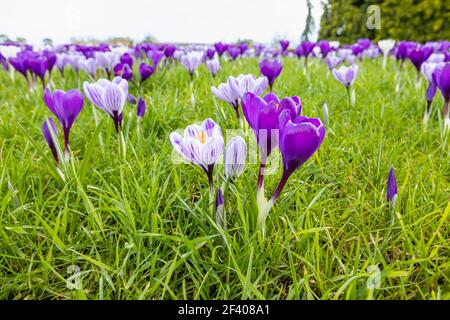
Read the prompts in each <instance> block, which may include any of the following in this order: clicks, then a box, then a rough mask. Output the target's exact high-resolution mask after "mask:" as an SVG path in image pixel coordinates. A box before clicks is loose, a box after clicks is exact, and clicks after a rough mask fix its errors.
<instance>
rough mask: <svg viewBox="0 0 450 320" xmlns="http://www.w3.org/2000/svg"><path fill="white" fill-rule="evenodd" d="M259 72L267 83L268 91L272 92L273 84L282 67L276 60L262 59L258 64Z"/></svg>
mask: <svg viewBox="0 0 450 320" xmlns="http://www.w3.org/2000/svg"><path fill="white" fill-rule="evenodd" d="M259 70H260V71H261V74H262V75H263V76H265V77H266V78H267V80H268V81H269V87H270V91H272V88H273V83H274V82H275V79H276V78H277V77H278V76H279V75H280V73H281V71H282V70H283V65H282V64H281V62H280V61H279V60H277V59H274V60H268V59H264V60H262V61H261V62H260V63H259Z"/></svg>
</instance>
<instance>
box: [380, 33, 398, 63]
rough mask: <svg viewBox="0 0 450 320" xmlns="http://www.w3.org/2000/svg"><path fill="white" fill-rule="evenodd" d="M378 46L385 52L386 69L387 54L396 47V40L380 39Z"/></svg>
mask: <svg viewBox="0 0 450 320" xmlns="http://www.w3.org/2000/svg"><path fill="white" fill-rule="evenodd" d="M378 47H379V48H380V50H381V51H382V52H383V69H385V68H386V61H387V56H388V54H389V52H391V51H392V49H394V47H395V40H392V39H385V40H380V41H378Z"/></svg>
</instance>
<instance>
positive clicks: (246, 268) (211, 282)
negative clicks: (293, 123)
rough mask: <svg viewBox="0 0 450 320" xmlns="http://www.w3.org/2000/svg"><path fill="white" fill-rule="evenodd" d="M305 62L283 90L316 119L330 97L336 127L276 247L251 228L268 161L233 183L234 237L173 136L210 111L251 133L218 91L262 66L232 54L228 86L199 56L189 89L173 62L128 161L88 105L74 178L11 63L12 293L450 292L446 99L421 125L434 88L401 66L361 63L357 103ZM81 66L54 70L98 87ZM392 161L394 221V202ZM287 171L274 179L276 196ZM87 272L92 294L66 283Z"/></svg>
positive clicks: (0, 243)
mask: <svg viewBox="0 0 450 320" xmlns="http://www.w3.org/2000/svg"><path fill="white" fill-rule="evenodd" d="M302 64H303V63H300V62H299V61H298V60H297V59H291V58H285V59H284V68H283V72H282V74H281V76H280V78H279V79H277V82H276V83H275V86H274V91H275V93H276V94H278V95H279V96H282V97H284V96H292V95H299V96H300V97H301V99H302V103H303V109H302V114H304V115H308V116H311V117H322V101H323V100H325V101H326V102H327V104H328V109H329V113H330V116H329V119H330V121H329V124H328V125H326V129H327V135H326V137H325V140H324V142H323V144H322V146H321V147H320V149H319V150H318V152H317V153H316V154H315V155H314V156H313V157H312V158H311V159H310V160H309V161H308V162H307V163H305V164H304V165H303V166H302V167H301V168H300V169H299V170H298V171H297V172H295V173H294V174H293V176H292V177H291V178H290V181H289V182H288V184H287V185H286V188H285V190H284V192H283V194H282V195H281V198H280V199H279V201H278V202H277V203H276V204H275V206H274V207H273V209H272V211H271V212H270V214H269V216H268V220H267V226H266V238H265V239H264V240H263V239H262V238H261V237H260V234H255V233H254V232H253V229H254V217H255V211H254V206H253V205H252V204H254V201H255V200H254V198H255V187H256V179H257V171H258V165H257V164H247V165H246V168H245V171H244V173H243V174H242V176H241V177H240V178H239V179H238V180H237V181H236V183H233V184H231V185H230V188H229V191H228V197H227V198H226V207H225V209H226V212H227V219H228V229H227V230H226V231H222V230H221V229H218V228H217V226H216V225H215V222H214V217H212V216H211V213H210V207H209V205H208V202H209V199H208V182H207V178H206V175H205V174H204V173H203V172H202V171H201V170H200V169H199V168H196V167H194V166H193V165H188V164H175V163H173V162H172V161H171V153H172V150H173V148H172V146H171V144H170V142H169V133H170V132H171V131H173V130H176V129H178V128H184V127H186V126H187V125H189V124H191V123H194V122H198V121H201V120H203V119H205V118H206V117H211V118H213V119H214V120H215V121H217V122H218V123H219V124H220V125H221V127H222V128H223V130H224V133H225V130H226V129H237V128H239V122H238V120H237V119H236V117H235V115H234V111H233V109H232V108H231V107H230V106H229V105H227V104H226V103H224V102H222V101H218V100H216V99H214V98H213V96H212V94H211V85H215V86H217V85H218V84H219V83H221V82H223V81H226V79H227V77H228V76H229V75H234V76H236V75H238V74H240V73H253V74H259V71H258V61H257V59H246V60H242V59H238V60H237V61H235V62H234V63H231V62H224V63H223V64H222V70H221V72H220V73H219V74H218V75H217V77H216V78H215V79H213V78H212V77H211V76H210V74H209V73H208V70H207V69H206V67H205V66H204V65H202V66H201V67H200V69H199V72H198V75H197V76H196V77H195V79H194V82H193V84H192V86H190V84H189V75H188V73H187V72H186V70H185V69H184V68H183V67H182V66H181V65H179V64H174V65H173V66H170V65H167V66H166V67H163V68H161V69H159V70H158V71H157V72H156V73H155V74H154V75H153V76H152V77H151V78H150V79H149V80H147V82H145V84H144V87H143V88H142V89H143V90H142V94H143V95H144V97H145V99H147V101H148V109H147V110H148V111H147V114H146V115H145V117H144V118H143V119H142V122H141V123H140V126H138V124H137V121H136V115H135V113H136V109H135V107H134V106H132V105H130V104H127V105H126V106H125V110H124V122H123V136H124V141H125V143H124V144H125V146H126V147H125V148H126V153H125V155H122V152H121V150H120V149H121V144H120V143H119V141H118V139H117V137H116V136H115V134H114V126H113V124H112V121H111V119H110V118H109V116H108V115H107V114H106V113H104V112H103V111H101V110H99V109H96V108H95V107H93V106H92V105H91V104H90V103H89V102H88V101H87V100H85V106H84V108H83V110H82V112H81V113H80V117H79V118H78V119H77V120H76V121H75V123H74V126H73V128H72V130H71V141H70V142H71V151H72V154H73V158H72V159H73V163H72V162H71V163H69V164H67V174H66V180H65V181H63V180H62V179H61V177H60V176H59V174H58V172H57V170H56V166H55V163H54V161H53V158H52V156H51V154H50V151H49V150H48V147H47V145H46V144H45V142H44V139H43V137H42V132H41V125H42V122H43V120H44V119H46V118H47V117H49V116H50V115H51V113H50V111H49V110H48V108H47V107H46V106H45V104H44V102H43V98H42V90H35V91H34V92H29V91H28V88H27V84H26V82H25V81H24V79H23V78H21V77H20V75H18V74H17V73H16V78H15V80H14V81H12V80H11V79H10V75H9V73H6V72H0V92H1V94H2V99H0V109H1V110H2V114H1V117H0V195H1V197H0V299H7V298H9V299H85V298H88V299H241V298H244V299H245V298H249V299H450V278H449V275H450V263H449V259H448V258H449V252H450V243H449V239H450V228H449V226H448V221H449V217H450V205H449V198H450V166H449V165H448V164H449V163H450V154H449V142H450V141H449V139H447V142H445V139H444V138H443V136H442V134H441V132H442V122H443V121H442V116H441V115H442V112H443V109H442V106H443V99H442V97H441V95H440V94H437V95H436V99H435V102H434V104H433V113H432V116H431V118H430V122H429V124H428V129H427V130H425V129H424V128H423V125H422V115H423V110H424V103H423V101H424V92H425V90H426V84H425V83H424V82H422V84H421V87H420V90H417V89H416V87H415V84H414V79H415V76H416V71H415V70H414V68H413V67H412V66H411V65H405V68H404V70H403V71H402V74H401V90H399V92H398V93H396V92H395V90H394V87H395V73H396V70H397V65H396V64H395V61H394V60H389V61H388V69H387V70H386V71H382V69H381V67H380V66H381V60H374V61H362V62H361V63H360V73H359V74H358V78H357V80H356V82H355V91H356V105H355V107H353V108H349V107H348V106H347V95H346V92H345V89H344V87H343V86H342V85H341V84H340V83H339V82H338V81H336V79H334V78H333V76H331V74H330V71H329V70H328V69H327V67H326V66H325V64H324V62H323V61H322V62H320V60H315V61H311V64H310V66H309V67H308V74H306V75H305V74H303V73H302V72H301V71H300V70H301V65H302ZM135 65H136V66H135V68H136V67H137V65H138V63H135ZM80 74H81V79H80V80H81V81H78V80H77V78H76V75H75V72H73V71H72V70H66V73H65V77H64V79H63V78H61V76H60V74H59V73H58V72H57V73H53V75H52V76H53V77H52V81H53V83H54V86H55V88H59V89H64V90H69V89H72V88H80V86H81V83H82V82H83V81H85V80H88V78H87V76H86V75H85V74H84V73H80ZM130 90H131V93H132V94H133V95H135V96H137V95H138V92H137V90H136V88H135V87H134V86H133V85H131V84H130ZM192 96H195V103H193V102H192V101H191V97H192ZM94 110H95V111H94ZM94 112H95V115H96V116H97V118H98V125H96V123H95V121H94ZM138 129H139V130H138ZM60 133H61V132H60ZM247 134H248V135H250V136H251V135H253V132H252V130H247ZM60 143H62V141H61V136H60ZM391 165H394V166H395V169H396V174H397V179H398V185H399V197H398V200H397V208H396V211H395V213H394V212H392V211H391V210H390V208H389V206H388V204H387V203H386V200H385V198H386V179H387V175H388V172H389V167H390V166H391ZM62 169H64V168H63V167H62ZM223 169H224V168H223V165H218V166H217V167H216V170H215V174H216V178H220V177H221V176H222V175H223ZM280 171H281V169H279V170H277V171H276V172H274V173H273V174H272V175H269V176H267V177H266V179H265V183H266V191H267V193H269V192H270V190H274V188H275V187H276V184H277V182H278V179H279V177H280V174H281V172H280ZM216 181H217V180H216ZM252 221H253V222H252ZM71 266H72V267H71ZM371 266H378V267H379V269H380V270H381V275H380V276H381V278H380V281H381V283H380V288H378V289H377V288H375V289H370V288H368V286H367V285H366V283H367V280H368V278H369V276H370V275H371V274H370V273H369V272H368V269H369V267H371ZM74 268H79V270H80V272H81V274H80V280H81V281H80V288H79V289H78V290H73V288H68V286H67V279H68V278H69V276H73V275H74V273H73V272H70V270H73V269H74ZM71 282H75V280H72V281H71Z"/></svg>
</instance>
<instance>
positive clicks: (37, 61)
mask: <svg viewBox="0 0 450 320" xmlns="http://www.w3.org/2000/svg"><path fill="white" fill-rule="evenodd" d="M29 66H30V71H31V72H33V73H34V74H36V75H37V76H38V77H39V79H40V80H41V83H42V87H43V88H45V74H46V73H47V71H48V62H47V59H46V58H45V57H41V56H37V57H34V58H33V59H31V60H30V61H29Z"/></svg>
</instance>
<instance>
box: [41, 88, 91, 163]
mask: <svg viewBox="0 0 450 320" xmlns="http://www.w3.org/2000/svg"><path fill="white" fill-rule="evenodd" d="M44 101H45V104H46V105H47V107H48V108H49V109H50V111H51V112H52V113H53V114H54V115H55V116H56V117H57V118H58V120H59V123H60V124H61V127H62V128H63V132H64V151H65V154H66V159H68V158H69V134H70V129H71V128H72V125H73V123H74V121H75V119H76V118H77V117H78V115H79V114H80V112H81V109H82V108H83V103H84V98H83V95H82V94H81V92H80V91H78V90H76V89H73V90H70V91H68V92H67V93H66V92H64V91H62V90H55V91H54V92H53V94H52V93H51V92H50V90H49V89H48V88H47V89H45V91H44Z"/></svg>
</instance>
